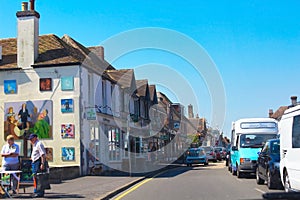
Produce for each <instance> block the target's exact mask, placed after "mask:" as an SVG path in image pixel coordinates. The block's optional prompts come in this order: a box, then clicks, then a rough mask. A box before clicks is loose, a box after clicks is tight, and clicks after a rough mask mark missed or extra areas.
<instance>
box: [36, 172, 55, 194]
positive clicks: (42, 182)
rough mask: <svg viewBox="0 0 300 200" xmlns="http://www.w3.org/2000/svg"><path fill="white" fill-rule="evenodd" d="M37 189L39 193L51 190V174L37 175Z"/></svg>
mask: <svg viewBox="0 0 300 200" xmlns="http://www.w3.org/2000/svg"><path fill="white" fill-rule="evenodd" d="M36 189H37V191H43V190H50V189H51V186H50V182H49V173H47V172H42V173H37V174H36Z"/></svg>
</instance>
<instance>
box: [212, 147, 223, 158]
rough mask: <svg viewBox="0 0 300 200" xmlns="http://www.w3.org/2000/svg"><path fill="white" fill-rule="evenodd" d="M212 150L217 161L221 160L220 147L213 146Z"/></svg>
mask: <svg viewBox="0 0 300 200" xmlns="http://www.w3.org/2000/svg"><path fill="white" fill-rule="evenodd" d="M214 152H215V154H216V159H217V160H218V161H221V160H222V148H219V147H214Z"/></svg>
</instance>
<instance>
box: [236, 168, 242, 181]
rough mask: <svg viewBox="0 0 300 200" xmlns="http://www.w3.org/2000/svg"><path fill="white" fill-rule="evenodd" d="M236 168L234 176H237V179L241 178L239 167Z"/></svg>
mask: <svg viewBox="0 0 300 200" xmlns="http://www.w3.org/2000/svg"><path fill="white" fill-rule="evenodd" d="M236 168H237V170H236V176H237V177H238V178H242V177H243V173H242V172H241V171H240V170H239V167H238V166H236Z"/></svg>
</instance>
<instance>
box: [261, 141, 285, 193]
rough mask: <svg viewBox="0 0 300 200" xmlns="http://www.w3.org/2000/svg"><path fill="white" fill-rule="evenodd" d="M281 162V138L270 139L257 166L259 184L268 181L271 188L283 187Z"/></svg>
mask: <svg viewBox="0 0 300 200" xmlns="http://www.w3.org/2000/svg"><path fill="white" fill-rule="evenodd" d="M279 164H280V140H279V139H271V140H268V141H267V142H266V144H265V145H264V147H263V148H262V150H261V152H260V153H259V156H258V160H257V168H256V182H257V184H264V183H265V181H266V182H267V185H268V188H269V189H281V188H283V186H282V183H281V179H280V167H279Z"/></svg>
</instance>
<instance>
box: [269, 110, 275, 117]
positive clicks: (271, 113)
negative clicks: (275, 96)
mask: <svg viewBox="0 0 300 200" xmlns="http://www.w3.org/2000/svg"><path fill="white" fill-rule="evenodd" d="M273 114H274V111H273V109H269V118H272V115H273Z"/></svg>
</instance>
